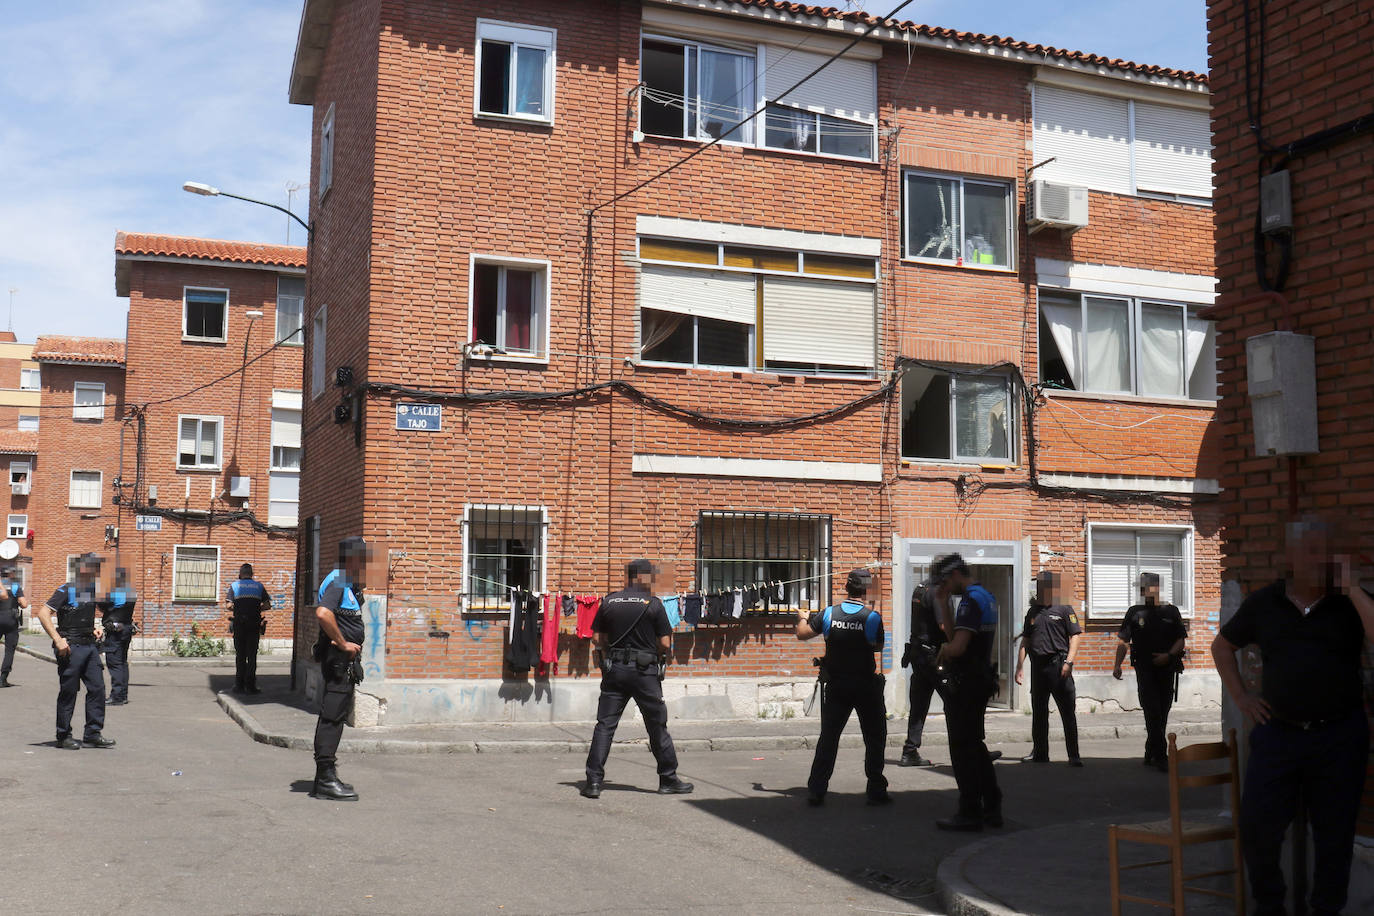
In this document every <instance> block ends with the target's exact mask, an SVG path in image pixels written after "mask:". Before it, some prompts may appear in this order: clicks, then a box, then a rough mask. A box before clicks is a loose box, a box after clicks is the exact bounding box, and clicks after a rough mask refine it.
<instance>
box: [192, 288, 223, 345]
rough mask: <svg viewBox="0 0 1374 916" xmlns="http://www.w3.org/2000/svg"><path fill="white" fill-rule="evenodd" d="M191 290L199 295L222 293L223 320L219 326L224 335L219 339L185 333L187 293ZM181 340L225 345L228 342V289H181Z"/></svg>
mask: <svg viewBox="0 0 1374 916" xmlns="http://www.w3.org/2000/svg"><path fill="white" fill-rule="evenodd" d="M192 290H194V291H196V292H200V293H224V318H223V320H222V321H221V325H222V327H223V329H224V333H223V334H222V335H221V336H219V337H197V336H195V335H194V334H190V333H188V332H187V327H188V324H187V318H188V317H189V314H188V313H189V310H190V304H191V303H190V299H189V298H188V297H187V293H189V292H191V291H192ZM181 339H182V341H184V342H186V343H220V344H222V343H227V342H228V341H229V289H228V288H227V287H219V286H183V287H182V288H181Z"/></svg>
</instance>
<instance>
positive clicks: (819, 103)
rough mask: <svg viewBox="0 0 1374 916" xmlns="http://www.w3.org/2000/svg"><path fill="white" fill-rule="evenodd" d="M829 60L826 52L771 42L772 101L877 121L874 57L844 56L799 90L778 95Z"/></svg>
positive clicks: (767, 85)
mask: <svg viewBox="0 0 1374 916" xmlns="http://www.w3.org/2000/svg"><path fill="white" fill-rule="evenodd" d="M828 59H829V58H828V56H827V55H824V54H814V53H812V52H810V51H799V50H795V49H792V48H781V47H774V46H772V45H769V46H768V47H767V48H766V49H765V50H764V67H765V68H766V72H765V74H764V77H763V79H764V92H765V93H766V94H767V96H768V98H769V99H770V100H772V101H775V102H781V103H782V104H784V105H796V106H797V107H799V108H805V109H807V110H808V111H819V112H821V113H822V114H828V115H834V116H835V117H838V118H852V119H855V120H859V121H873V120H876V119H877V116H878V114H877V112H878V83H877V71H876V70H875V69H874V65H873V61H871V60H850V59H849V58H846V57H841V58H840V59H838V60H836V61H834V62H833V63H831V64H830V65H829V66H828V67H826V68H825V69H824V70H822V71H821V72H820V73H817V74H816V75H815V76H813V77H812V78H811V79H809V80H807V81H806V83H805V84H803V85H802V86H801V87H800V88H799V89H797V91H796V92H793V93H789V94H788V95H785V96H782V97H781V98H780V97H779V94H780V93H782V92H784V91H785V90H786V89H788V88H789V87H791V86H793V85H795V84H796V83H797V82H798V81H799V80H801V79H802V78H803V77H805V76H806V75H807V74H808V73H810V72H811V71H812V70H815V69H816V68H817V67H819V66H820V65H821V64H823V63H825V62H826V60H828Z"/></svg>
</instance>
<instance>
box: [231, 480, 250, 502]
mask: <svg viewBox="0 0 1374 916" xmlns="http://www.w3.org/2000/svg"><path fill="white" fill-rule="evenodd" d="M252 484H253V479H252V478H251V477H230V478H229V495H230V496H232V497H235V498H237V499H247V498H248V495H249V491H250V490H251V489H252Z"/></svg>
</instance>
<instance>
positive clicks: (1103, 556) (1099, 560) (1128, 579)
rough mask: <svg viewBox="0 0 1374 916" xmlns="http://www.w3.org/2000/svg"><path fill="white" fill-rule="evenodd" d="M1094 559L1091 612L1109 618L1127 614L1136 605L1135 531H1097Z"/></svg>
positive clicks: (1090, 599)
mask: <svg viewBox="0 0 1374 916" xmlns="http://www.w3.org/2000/svg"><path fill="white" fill-rule="evenodd" d="M1092 557H1093V560H1092V567H1091V568H1090V569H1089V570H1088V609H1089V611H1090V612H1091V613H1093V614H1096V615H1100V616H1107V617H1112V616H1119V615H1121V614H1124V613H1126V609H1127V608H1129V607H1130V606H1131V605H1132V604H1134V603H1135V602H1134V600H1133V597H1134V595H1135V588H1134V586H1135V578H1136V563H1137V558H1136V543H1135V532H1134V531H1123V530H1112V529H1105V530H1104V529H1101V528H1097V529H1094V530H1093V532H1092Z"/></svg>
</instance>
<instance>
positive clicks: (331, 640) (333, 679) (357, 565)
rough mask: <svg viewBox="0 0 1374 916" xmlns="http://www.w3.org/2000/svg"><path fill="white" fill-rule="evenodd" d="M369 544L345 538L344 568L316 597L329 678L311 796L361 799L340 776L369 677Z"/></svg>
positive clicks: (319, 656)
mask: <svg viewBox="0 0 1374 916" xmlns="http://www.w3.org/2000/svg"><path fill="white" fill-rule="evenodd" d="M367 555H368V548H367V542H366V541H364V540H363V539H362V538H360V537H349V538H344V539H343V540H342V541H340V542H339V566H338V568H337V569H335V570H334V571H333V572H331V573H330V574H329V575H328V576H326V577H325V579H324V581H323V582H321V583H320V591H319V596H318V597H317V598H316V599H315V601H316V607H315V619H316V620H318V621H319V623H320V634H319V637H318V638H317V639H316V641H315V650H314V658H315V660H316V661H317V662H319V663H320V673H321V674H322V675H323V677H324V696H322V697H321V698H320V718H319V721H318V722H316V724H315V784H314V786H312V787H311V790H310V797H311V798H330V799H335V800H338V801H357V799H358V793H357V792H356V791H354V789H353V786H351V785H349V784H348V783H346V782H344V781H342V780H341V779H339V770H338V752H339V741H340V740H342V738H343V730H344V724H345V723H346V722H347V721H348V714H349V713H350V712H352V711H353V694H354V689H355V688H356V687H357V685H358V684H360V683H362V680H363V669H362V663H361V662H360V661H359V660H358V656H359V655H360V654H361V653H362V651H363V639H364V638H366V630H365V628H364V625H363V601H364V596H363V585H364V582H363V577H364V574H365V572H366V569H367Z"/></svg>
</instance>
